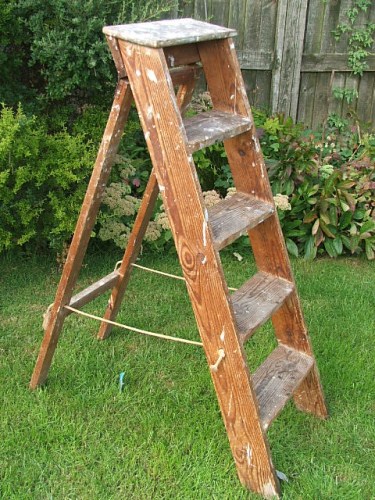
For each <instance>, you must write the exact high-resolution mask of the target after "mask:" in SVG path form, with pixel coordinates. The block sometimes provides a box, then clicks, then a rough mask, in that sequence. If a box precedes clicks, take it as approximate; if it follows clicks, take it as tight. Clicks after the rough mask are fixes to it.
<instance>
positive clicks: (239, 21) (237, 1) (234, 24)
mask: <svg viewBox="0 0 375 500" xmlns="http://www.w3.org/2000/svg"><path fill="white" fill-rule="evenodd" d="M246 6H247V0H230V1H229V14H228V17H229V22H228V26H229V27H230V28H234V29H235V30H236V31H237V32H238V35H237V37H236V47H237V50H243V48H244V35H245V26H244V23H245V19H246Z"/></svg>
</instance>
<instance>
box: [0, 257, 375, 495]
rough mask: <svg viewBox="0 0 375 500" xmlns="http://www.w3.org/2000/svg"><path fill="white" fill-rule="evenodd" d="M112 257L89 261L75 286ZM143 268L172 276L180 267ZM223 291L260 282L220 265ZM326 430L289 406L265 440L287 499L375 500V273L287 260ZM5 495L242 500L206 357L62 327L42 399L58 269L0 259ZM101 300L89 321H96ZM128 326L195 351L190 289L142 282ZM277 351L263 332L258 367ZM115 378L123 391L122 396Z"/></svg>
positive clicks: (73, 322) (89, 328)
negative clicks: (40, 383) (43, 355)
mask: <svg viewBox="0 0 375 500" xmlns="http://www.w3.org/2000/svg"><path fill="white" fill-rule="evenodd" d="M118 258H119V256H117V255H114V254H112V255H90V256H89V257H88V258H87V263H86V265H85V267H84V270H83V271H82V275H81V277H80V286H82V287H84V286H87V285H88V284H89V283H91V282H92V281H95V280H96V279H98V278H99V277H101V276H103V275H105V274H107V273H109V272H110V271H111V270H112V269H113V267H114V263H115V262H116V260H118ZM140 262H141V263H142V264H144V265H146V266H152V267H155V268H158V269H163V270H166V271H169V272H173V273H176V274H177V273H179V272H180V270H179V265H178V262H177V259H176V257H175V256H173V255H167V256H151V255H145V256H143V257H142V259H141V261H140ZM223 263H224V266H225V270H226V275H227V278H228V282H229V284H230V285H232V286H239V285H240V284H241V283H242V282H243V280H244V277H245V275H249V276H250V273H251V272H253V271H254V264H253V261H252V258H251V256H246V257H245V259H244V260H243V261H242V262H238V261H237V260H236V259H235V258H234V257H233V256H232V255H231V254H230V253H225V254H224V255H223ZM292 264H293V269H294V272H295V275H296V281H297V286H298V289H299V292H300V295H301V299H302V305H303V309H304V312H305V316H306V321H307V324H308V326H309V330H310V333H311V337H312V341H313V345H314V349H315V354H316V357H317V361H318V365H319V368H320V372H321V377H322V383H323V387H324V390H325V394H326V399H327V404H328V407H329V411H330V418H329V420H327V421H319V420H317V419H315V418H314V417H312V416H309V415H306V414H302V413H300V412H298V411H297V410H296V409H295V408H294V407H293V404H292V403H289V404H288V405H287V407H286V409H285V410H284V411H283V412H282V414H281V415H280V416H279V417H278V418H277V419H276V421H275V422H274V423H273V425H272V427H271V429H270V431H269V433H268V435H269V439H270V444H271V450H272V454H273V461H274V463H275V466H276V468H277V469H278V470H280V471H282V472H283V473H284V474H286V476H287V477H288V479H289V482H288V483H283V486H282V487H283V493H284V495H283V498H284V499H303V500H305V499H340V500H342V499H348V500H352V499H373V498H375V485H374V477H375V377H374V373H375V348H374V333H375V319H374V311H375V279H374V278H375V265H374V263H369V262H367V261H365V260H360V259H349V258H347V259H339V260H335V261H334V260H330V259H322V260H318V261H316V262H312V263H310V262H305V261H302V260H301V261H299V260H298V261H297V260H294V261H293V262H292ZM0 265H1V269H2V273H1V277H0V377H1V382H2V383H1V393H0V436H1V445H0V497H1V498H4V499H12V498H17V499H18V498H20V499H29V498H30V499H31V498H32V499H35V498H37V499H52V498H53V499H67V498H72V499H74V498H80V499H81V498H82V499H86V498H87V499H88V498H95V499H96V498H97V499H111V498H113V499H117V498H118V499H125V498H131V499H133V498H134V499H137V500H138V499H150V498H152V499H164V498H167V499H168V498H171V499H172V498H173V499H174V498H179V499H185V498H186V499H189V498H199V499H201V498H202V499H206V498H207V499H209V498H215V499H243V498H257V497H255V496H254V495H252V494H250V493H248V492H247V491H246V490H244V489H243V488H242V486H241V485H240V483H239V481H238V479H237V476H236V472H235V467H234V462H233V460H232V456H231V453H230V449H229V445H228V442H227V437H226V434H225V430H224V427H223V424H222V420H221V416H220V413H219V409H218V405H217V402H216V397H215V393H214V390H213V386H212V384H211V381H210V375H209V370H208V367H207V363H206V361H205V358H204V354H203V351H202V350H201V348H200V347H196V346H189V345H183V344H176V343H171V342H165V341H162V340H158V339H152V338H146V337H143V336H140V335H137V334H135V333H130V332H126V331H124V330H119V329H115V330H114V331H113V334H112V336H111V337H110V338H109V339H107V340H106V341H104V342H99V341H97V340H96V338H95V334H96V331H97V328H98V325H97V323H96V322H94V321H92V320H90V319H86V318H83V317H79V316H75V315H72V316H70V317H69V318H68V320H67V321H66V324H65V325H66V326H65V328H64V331H63V334H62V336H61V339H60V342H59V346H58V348H57V350H56V354H55V357H54V362H53V364H52V368H51V371H50V376H49V379H48V383H47V385H46V387H45V388H43V389H38V390H36V391H34V392H32V391H30V390H29V389H28V382H29V379H30V376H31V373H32V369H33V366H34V363H35V360H36V356H37V353H38V350H39V346H40V341H41V339H42V329H41V321H42V314H43V312H44V310H45V308H46V307H47V305H48V304H49V303H50V302H52V300H53V296H54V292H55V288H56V285H57V282H58V279H59V271H58V270H57V268H56V265H55V264H54V262H53V261H52V260H51V259H48V258H37V257H34V258H21V257H15V256H9V255H5V256H2V257H1V259H0ZM105 302H106V297H101V298H99V299H97V300H96V301H95V302H93V303H92V304H90V305H88V306H86V308H85V310H87V311H89V312H92V313H96V314H98V315H101V314H102V312H103V310H104V306H105ZM119 320H120V321H122V322H125V323H128V324H131V325H134V326H138V327H140V328H145V329H151V330H153V331H160V332H163V333H167V334H171V335H176V336H181V337H186V338H190V339H198V333H197V330H196V327H195V323H194V318H193V314H192V310H191V306H190V303H189V301H188V297H187V293H186V290H185V285H184V284H183V283H182V282H178V281H173V280H168V279H167V278H162V277H157V276H154V275H151V274H149V273H144V272H142V271H140V270H135V271H134V274H133V279H132V280H131V283H130V286H129V289H128V293H127V297H126V302H124V306H123V309H122V312H121V314H120V316H119ZM273 346H274V339H273V335H272V329H271V327H270V326H269V325H266V326H265V327H263V328H262V330H261V331H258V332H257V333H256V334H255V336H254V337H253V338H252V339H251V340H250V341H249V342H248V344H247V347H246V349H247V353H248V357H249V362H250V365H251V368H252V369H253V368H254V369H255V368H256V367H257V366H258V365H259V364H260V362H261V360H262V359H264V357H265V356H266V355H267V354H268V353H269V352H270V351H271V349H272V347H273ZM120 372H125V386H124V390H123V391H122V392H120V391H119V386H118V379H119V374H120Z"/></svg>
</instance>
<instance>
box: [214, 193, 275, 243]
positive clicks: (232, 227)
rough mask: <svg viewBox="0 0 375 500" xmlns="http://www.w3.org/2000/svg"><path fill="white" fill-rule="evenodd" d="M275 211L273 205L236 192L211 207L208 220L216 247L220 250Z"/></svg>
mask: <svg viewBox="0 0 375 500" xmlns="http://www.w3.org/2000/svg"><path fill="white" fill-rule="evenodd" d="M273 213H274V207H273V205H271V204H270V203H267V202H265V201H262V200H258V199H257V198H255V197H254V196H251V195H248V194H245V193H235V194H234V195H233V196H231V197H230V198H227V199H225V200H222V201H220V202H219V203H217V204H216V205H214V206H213V207H210V208H209V209H208V220H209V222H210V224H211V229H212V233H213V237H214V245H215V248H216V249H217V250H220V249H221V248H224V247H225V246H227V245H229V244H230V243H232V241H234V240H236V239H237V238H238V237H239V236H241V235H242V234H245V233H246V231H247V230H249V229H251V228H253V227H255V226H257V225H258V224H260V223H262V222H263V221H264V220H265V219H267V218H268V217H269V216H270V215H272V214H273Z"/></svg>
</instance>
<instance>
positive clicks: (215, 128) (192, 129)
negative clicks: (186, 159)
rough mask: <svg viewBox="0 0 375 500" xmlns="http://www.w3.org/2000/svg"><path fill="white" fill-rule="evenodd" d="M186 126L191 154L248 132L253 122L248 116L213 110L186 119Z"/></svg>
mask: <svg viewBox="0 0 375 500" xmlns="http://www.w3.org/2000/svg"><path fill="white" fill-rule="evenodd" d="M184 125H185V131H186V135H187V138H188V143H187V150H188V153H190V154H191V153H194V151H198V150H199V149H203V148H205V147H207V146H210V145H211V144H214V143H215V142H217V141H223V140H225V139H229V138H230V137H234V136H236V135H239V134H242V133H243V132H246V131H247V130H249V129H250V128H251V125H252V122H251V120H250V118H248V117H247V116H239V115H233V114H231V113H225V112H223V111H215V110H212V111H206V112H205V113H200V114H198V115H194V116H191V117H190V118H186V119H185V120H184Z"/></svg>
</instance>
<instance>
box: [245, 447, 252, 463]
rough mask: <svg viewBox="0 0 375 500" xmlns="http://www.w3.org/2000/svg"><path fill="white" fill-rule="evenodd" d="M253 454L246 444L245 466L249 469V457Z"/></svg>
mask: <svg viewBox="0 0 375 500" xmlns="http://www.w3.org/2000/svg"><path fill="white" fill-rule="evenodd" d="M252 454H253V450H252V449H251V447H250V445H249V444H248V445H247V446H246V460H247V465H248V466H249V467H250V466H251V456H252Z"/></svg>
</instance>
